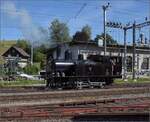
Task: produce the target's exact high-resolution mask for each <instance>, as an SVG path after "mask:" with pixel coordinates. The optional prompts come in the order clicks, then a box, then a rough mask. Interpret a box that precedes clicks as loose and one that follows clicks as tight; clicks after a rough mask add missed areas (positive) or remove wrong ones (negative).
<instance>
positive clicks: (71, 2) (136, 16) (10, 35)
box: [0, 0, 150, 43]
mask: <svg viewBox="0 0 150 122" xmlns="http://www.w3.org/2000/svg"><path fill="white" fill-rule="evenodd" d="M0 2H1V4H0V40H3V39H5V40H7V39H22V38H28V37H27V35H29V33H30V32H27V30H26V31H22V29H21V28H20V23H22V22H21V21H23V20H20V17H19V15H17V17H12V15H13V14H15V13H19V12H20V11H21V12H25V13H27V16H28V17H29V18H30V21H31V22H29V23H32V25H36V26H41V27H43V28H45V29H47V28H48V27H49V26H50V23H51V22H52V21H53V20H54V19H55V18H58V19H59V20H60V21H62V22H68V23H67V25H68V27H69V30H70V35H73V34H74V33H75V32H76V31H80V30H81V28H82V27H83V26H84V25H86V24H88V25H89V26H91V28H92V38H94V37H95V36H96V35H97V34H101V33H102V32H103V11H102V5H105V4H107V2H110V4H111V7H110V8H109V10H108V11H107V20H108V21H109V20H110V21H114V22H122V23H123V24H127V23H128V22H130V23H133V22H134V20H135V21H136V22H137V23H141V22H144V21H145V17H148V18H149V19H150V1H149V0H0ZM7 3H11V4H13V5H14V6H15V11H14V10H12V9H11V7H9V6H7V5H6V4H7ZM85 3H86V6H85V7H84V9H83V10H82V11H81V13H79V15H78V16H77V17H75V16H76V14H77V13H78V11H79V10H80V8H81V7H82V6H83V4H85ZM6 10H7V11H6ZM10 14H11V16H10ZM31 27H32V26H31ZM31 27H28V30H29V31H30V30H31ZM149 29H150V28H149V27H146V28H143V29H142V30H141V32H142V33H145V36H147V37H148V38H150V37H149V33H148V31H149ZM26 32H27V33H26ZM107 32H108V33H109V34H111V35H112V36H113V37H114V38H115V39H116V40H119V42H120V43H122V42H123V31H121V30H118V29H111V28H107ZM139 32H140V31H138V30H137V38H138V34H139ZM37 33H38V32H37ZM37 33H35V34H37ZM131 34H132V31H131V30H129V31H128V39H129V41H130V40H131V38H132V35H131Z"/></svg>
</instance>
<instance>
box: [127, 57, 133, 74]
mask: <svg viewBox="0 0 150 122" xmlns="http://www.w3.org/2000/svg"><path fill="white" fill-rule="evenodd" d="M127 71H128V72H132V57H131V56H127Z"/></svg>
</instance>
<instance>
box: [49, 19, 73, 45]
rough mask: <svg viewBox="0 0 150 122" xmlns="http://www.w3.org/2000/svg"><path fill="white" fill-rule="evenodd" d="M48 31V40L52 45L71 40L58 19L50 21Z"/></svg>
mask: <svg viewBox="0 0 150 122" xmlns="http://www.w3.org/2000/svg"><path fill="white" fill-rule="evenodd" d="M49 30H50V40H51V41H52V43H60V42H68V41H70V40H71V39H70V36H69V29H68V27H67V25H66V24H65V23H62V22H60V21H59V20H58V19H55V20H54V21H52V23H51V26H50V27H49Z"/></svg>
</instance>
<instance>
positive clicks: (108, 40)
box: [94, 33, 118, 45]
mask: <svg viewBox="0 0 150 122" xmlns="http://www.w3.org/2000/svg"><path fill="white" fill-rule="evenodd" d="M99 39H104V33H102V34H101V35H97V36H96V37H95V39H94V40H95V41H98V40H99ZM106 44H107V45H114V44H115V45H116V44H118V43H117V41H116V40H114V39H113V37H112V36H111V35H109V34H106Z"/></svg>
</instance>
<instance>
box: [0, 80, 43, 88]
mask: <svg viewBox="0 0 150 122" xmlns="http://www.w3.org/2000/svg"><path fill="white" fill-rule="evenodd" d="M36 84H45V81H43V80H17V81H0V88H3V87H16V86H17V87H19V86H30V85H36Z"/></svg>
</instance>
